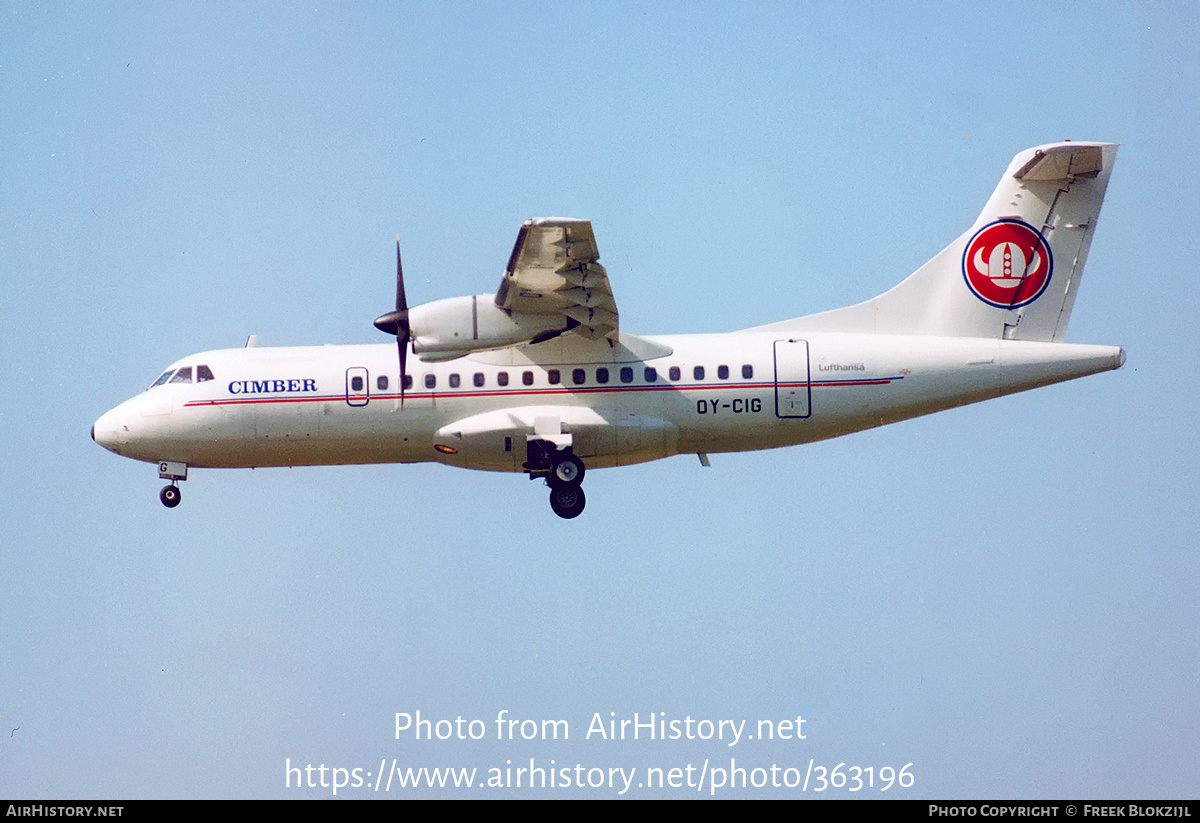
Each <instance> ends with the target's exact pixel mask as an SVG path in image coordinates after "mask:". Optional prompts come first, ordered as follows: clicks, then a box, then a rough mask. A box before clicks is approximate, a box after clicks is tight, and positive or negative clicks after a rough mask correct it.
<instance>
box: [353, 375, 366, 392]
mask: <svg viewBox="0 0 1200 823" xmlns="http://www.w3.org/2000/svg"><path fill="white" fill-rule="evenodd" d="M362 390H363V379H362V377H361V376H359V375H357V374H356V375H354V376H353V377H351V378H350V391H362Z"/></svg>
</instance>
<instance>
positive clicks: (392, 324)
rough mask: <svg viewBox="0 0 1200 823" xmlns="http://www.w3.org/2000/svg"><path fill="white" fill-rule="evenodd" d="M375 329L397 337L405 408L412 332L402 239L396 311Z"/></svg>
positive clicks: (382, 319) (381, 318)
mask: <svg viewBox="0 0 1200 823" xmlns="http://www.w3.org/2000/svg"><path fill="white" fill-rule="evenodd" d="M375 328H377V329H379V330H380V331H382V332H387V333H388V334H394V335H396V348H397V349H398V350H399V353H400V406H401V408H403V407H404V388H405V384H407V383H408V371H407V369H406V366H407V365H408V341H409V340H411V339H412V330H411V329H410V328H409V325H408V298H407V297H406V296H405V294H404V267H403V266H402V265H401V264H400V238H399V237H397V238H396V310H395V311H390V312H388V313H387V314H384V315H381V316H379V317H377V318H375Z"/></svg>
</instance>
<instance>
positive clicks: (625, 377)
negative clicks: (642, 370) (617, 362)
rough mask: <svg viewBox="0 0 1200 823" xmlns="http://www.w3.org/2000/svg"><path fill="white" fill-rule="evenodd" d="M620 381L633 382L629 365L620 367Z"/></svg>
mask: <svg viewBox="0 0 1200 823" xmlns="http://www.w3.org/2000/svg"><path fill="white" fill-rule="evenodd" d="M621 382H622V383H632V382H633V369H632V368H630V367H629V366H622V367H621Z"/></svg>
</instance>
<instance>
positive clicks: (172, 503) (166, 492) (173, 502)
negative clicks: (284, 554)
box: [158, 485, 582, 509]
mask: <svg viewBox="0 0 1200 823" xmlns="http://www.w3.org/2000/svg"><path fill="white" fill-rule="evenodd" d="M158 499H159V500H161V501H162V504H163V505H164V506H166V507H167V508H168V509H173V508H175V507H176V506H178V505H179V501H180V500H182V499H183V495H182V494H180V492H179V487H178V486H174V485H171V486H163V490H162V491H160V492H159V493H158ZM580 508H582V506H581V507H580Z"/></svg>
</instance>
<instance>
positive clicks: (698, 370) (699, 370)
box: [692, 366, 704, 380]
mask: <svg viewBox="0 0 1200 823" xmlns="http://www.w3.org/2000/svg"><path fill="white" fill-rule="evenodd" d="M692 377H694V378H696V379H697V380H703V379H704V367H703V366H696V367H695V368H694V369H692Z"/></svg>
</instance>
